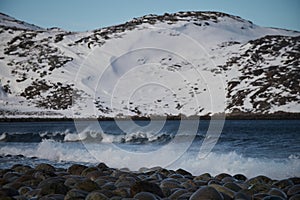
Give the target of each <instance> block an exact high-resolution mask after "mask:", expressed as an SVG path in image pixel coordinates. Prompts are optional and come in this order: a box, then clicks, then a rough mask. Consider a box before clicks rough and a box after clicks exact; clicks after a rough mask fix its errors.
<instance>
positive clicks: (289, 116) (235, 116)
mask: <svg viewBox="0 0 300 200" xmlns="http://www.w3.org/2000/svg"><path fill="white" fill-rule="evenodd" d="M212 118H213V119H216V120H218V119H224V118H225V119H226V120H299V119H300V113H299V112H297V113H289V112H275V113H270V114H268V113H245V112H238V113H227V114H222V113H219V114H214V115H212V116H210V115H204V116H185V115H167V116H151V117H148V116H123V117H115V118H113V117H99V118H68V117H61V118H58V117H48V118H47V117H46V118H45V117H26V118H24V117H23V118H22V117H0V122H49V121H74V120H76V121H89V120H98V121H113V120H124V121H126V120H129V119H130V120H211V119H212Z"/></svg>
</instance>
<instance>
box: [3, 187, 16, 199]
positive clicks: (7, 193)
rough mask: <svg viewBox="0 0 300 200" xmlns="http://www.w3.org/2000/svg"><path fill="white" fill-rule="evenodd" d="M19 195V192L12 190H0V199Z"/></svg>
mask: <svg viewBox="0 0 300 200" xmlns="http://www.w3.org/2000/svg"><path fill="white" fill-rule="evenodd" d="M17 195H19V192H18V191H17V190H16V189H13V188H0V197H13V196H17Z"/></svg>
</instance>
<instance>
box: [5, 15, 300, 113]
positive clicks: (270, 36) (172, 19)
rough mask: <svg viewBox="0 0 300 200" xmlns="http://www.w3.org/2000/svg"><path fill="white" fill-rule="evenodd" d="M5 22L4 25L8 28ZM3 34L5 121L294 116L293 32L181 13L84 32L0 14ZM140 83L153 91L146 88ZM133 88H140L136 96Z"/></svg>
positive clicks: (295, 35) (296, 93) (229, 18)
mask: <svg viewBox="0 0 300 200" xmlns="http://www.w3.org/2000/svg"><path fill="white" fill-rule="evenodd" d="M3 18H5V19H7V18H9V19H10V20H8V21H9V23H8V24H7V25H6V26H5V24H4V22H6V21H7V20H6V21H5V20H3ZM11 22H13V24H17V26H16V27H14V26H12V24H11ZM24 26H25V28H24ZM26 26H28V27H27V28H26ZM22 27H23V29H22ZM30 28H32V29H30ZM0 34H1V37H2V38H3V41H2V42H0V48H1V49H0V71H1V72H0V78H1V85H0V86H1V87H0V97H1V99H0V105H1V115H2V117H8V118H14V117H17V118H18V117H20V118H24V117H25V118H30V117H39V118H57V117H58V118H64V117H67V118H70V117H75V118H76V117H77V118H89V117H96V118H103V117H104V118H110V117H119V118H122V117H123V118H126V116H135V117H141V118H142V117H149V116H153V115H158V116H178V115H186V116H199V115H201V116H206V115H213V114H217V113H223V112H224V113H226V114H228V115H229V114H234V113H235V114H236V113H240V114H241V115H243V113H252V114H266V115H269V114H271V113H276V112H286V113H298V112H300V107H299V103H300V98H299V96H300V95H299V94H300V89H299V80H300V78H299V75H298V74H300V73H299V72H300V71H299V46H300V39H299V35H300V33H299V32H297V31H288V30H283V29H273V28H264V27H259V26H257V25H255V24H253V23H252V22H250V21H248V20H244V19H242V18H240V17H237V16H233V15H229V14H225V13H219V12H178V13H173V14H167V13H166V14H164V15H145V16H143V17H139V18H134V19H133V20H131V21H129V22H126V23H123V24H120V25H116V26H110V27H105V28H101V29H96V30H93V31H86V32H70V31H64V30H62V29H59V28H51V29H43V28H40V27H36V26H34V25H30V24H27V23H25V22H21V21H18V20H13V18H11V17H9V16H7V15H3V14H1V19H0ZM163 49H164V51H163ZM179 55H180V56H179ZM99 60H101V62H100V63H99ZM121 63H122V64H121ZM124 63H125V64H124ZM151 63H152V65H153V63H156V65H157V67H154V66H149V65H150V64H151ZM96 65H97V66H96ZM131 65H134V66H137V67H134V68H131ZM139 66H140V67H139ZM141 66H142V67H141ZM131 70H137V71H136V73H133V74H131V75H130V73H129V72H130V71H131ZM196 73H198V76H197V74H196ZM101 74H102V75H103V74H104V75H106V74H107V78H103V77H101ZM176 74H181V77H179V76H177V75H176ZM182 77H185V78H184V79H183V78H182ZM201 77H202V78H201ZM274 77H275V78H274ZM108 78H110V79H108ZM102 79H103V80H104V83H103V84H101V85H100V86H99V85H97V84H98V83H99V80H100V82H101V80H102ZM180 79H183V80H180ZM219 79H221V81H220V80H219ZM132 80H135V81H132ZM174 80H175V81H174ZM97 81H98V82H97ZM147 81H148V82H151V81H152V82H151V83H152V85H153V86H151V87H148V88H147V87H144V84H145V82H147ZM118 82H121V83H122V84H121V86H119V85H115V87H114V88H111V86H110V85H109V84H111V85H114V84H117V83H118ZM133 82H134V83H135V84H136V85H140V86H143V87H142V88H138V89H136V88H135V89H136V90H134V87H136V86H135V85H134V84H133ZM153 82H157V83H156V85H155V84H153ZM214 83H219V85H220V84H224V88H223V90H226V91H223V90H222V88H221V89H220V88H219V86H218V85H217V84H215V85H214ZM157 84H160V85H161V86H166V88H169V90H168V91H165V90H163V89H162V87H161V86H160V87H158V86H157ZM112 89H113V90H112ZM115 89H118V90H117V91H119V93H117V94H116V96H115V97H114V96H113V91H114V90H115ZM130 91H135V92H136V93H134V95H133V96H130V95H131V94H129V93H130ZM224 92H225V97H224V99H223V100H222V98H220V99H219V98H218V97H217V96H218V95H219V94H222V93H224ZM128 95H129V96H130V98H129V99H128V98H125V97H128ZM210 96H215V97H217V98H215V97H214V98H213V99H210V100H209V98H211V97H210ZM131 97H133V99H131ZM112 99H113V100H112ZM114 99H115V100H114ZM215 99H217V100H215ZM209 101H211V102H209ZM214 101H216V102H214ZM112 103H113V104H114V105H112Z"/></svg>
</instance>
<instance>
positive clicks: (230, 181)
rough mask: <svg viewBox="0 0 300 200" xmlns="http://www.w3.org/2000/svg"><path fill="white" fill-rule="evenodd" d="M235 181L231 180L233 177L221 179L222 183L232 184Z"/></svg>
mask: <svg viewBox="0 0 300 200" xmlns="http://www.w3.org/2000/svg"><path fill="white" fill-rule="evenodd" d="M235 181H236V179H235V178H233V177H225V178H223V179H222V182H223V183H232V182H235Z"/></svg>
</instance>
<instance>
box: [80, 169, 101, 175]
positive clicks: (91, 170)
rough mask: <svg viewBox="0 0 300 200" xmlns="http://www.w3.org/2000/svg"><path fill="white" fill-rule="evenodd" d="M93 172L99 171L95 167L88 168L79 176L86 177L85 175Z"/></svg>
mask: <svg viewBox="0 0 300 200" xmlns="http://www.w3.org/2000/svg"><path fill="white" fill-rule="evenodd" d="M94 171H99V169H98V168H97V167H88V168H86V169H84V170H83V171H82V172H81V176H86V175H87V174H89V173H91V172H94Z"/></svg>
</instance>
